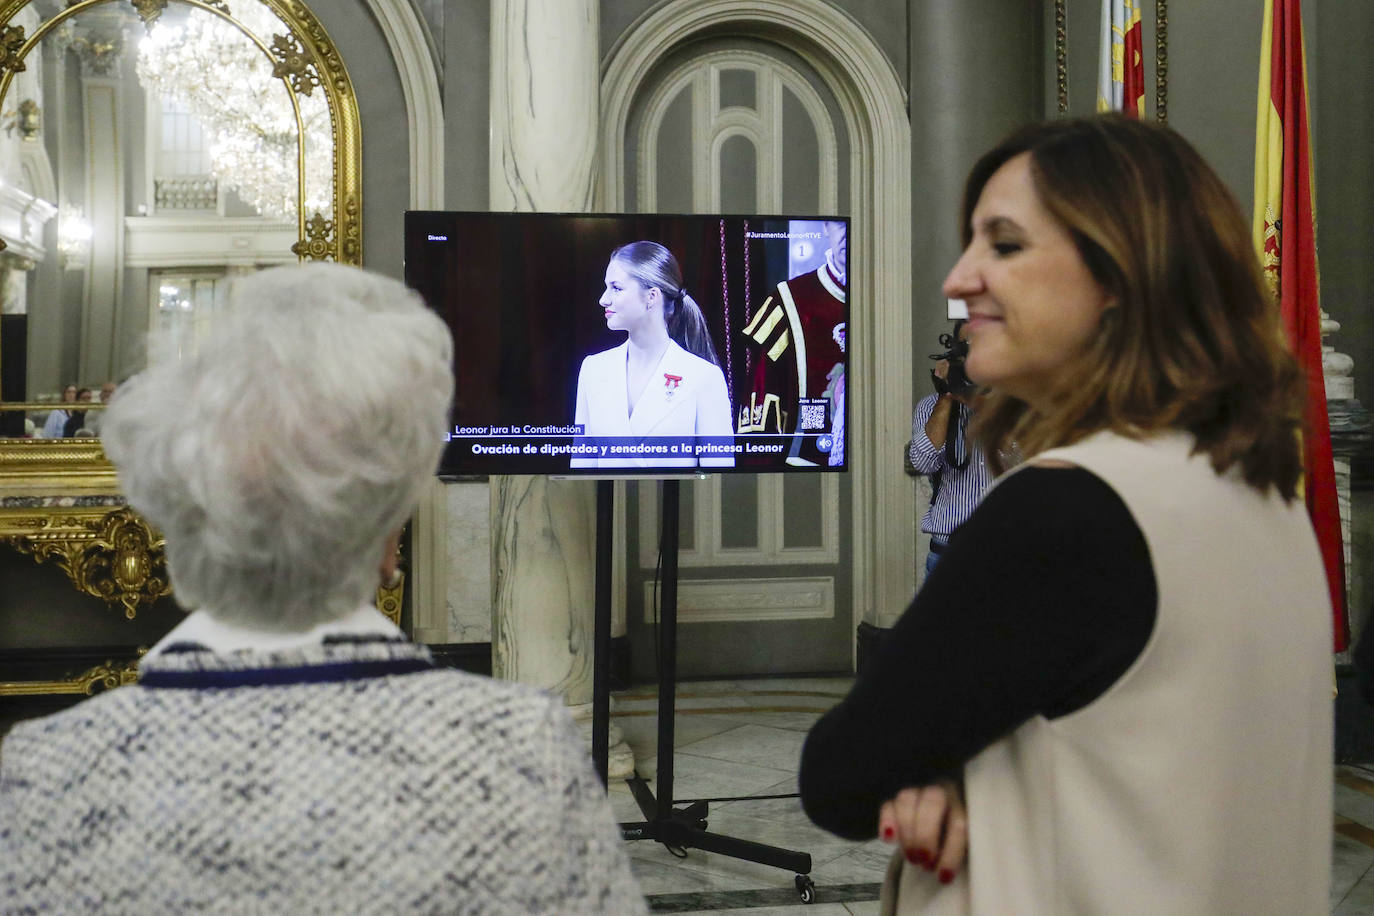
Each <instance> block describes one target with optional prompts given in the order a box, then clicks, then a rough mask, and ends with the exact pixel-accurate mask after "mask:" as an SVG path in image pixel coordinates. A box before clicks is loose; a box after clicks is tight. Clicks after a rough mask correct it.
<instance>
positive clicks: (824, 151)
mask: <svg viewBox="0 0 1374 916" xmlns="http://www.w3.org/2000/svg"><path fill="white" fill-rule="evenodd" d="M725 70H745V71H748V72H750V73H753V74H754V79H755V81H756V82H755V85H756V87H757V89H756V99H755V107H754V108H741V107H738V106H722V104H721V98H720V96H721V91H720V80H721V73H722V71H725ZM689 87H691V90H692V92H693V96H692V99H693V106H694V110H693V113H692V132H693V135H694V136H693V139H692V148H693V149H699V148H701V147H702V146H707V145H709V146H710V148H711V155H709V156H705V157H701V156H695V157H693V160H692V168H693V169H694V174H693V176H692V188H693V193H694V195H695V196H696V201H695V203H696V205H697V207H698V208H699V209H702V210H703V211H713V210H719V209H720V182H719V181H718V180H717V175H716V173H717V171H718V170H719V169H720V148H721V146H722V144H724V143H725V141H726V140H728V139H730V138H731V137H739V136H742V137H745V138H746V139H748V140H749V142H750V143H751V144H752V145H753V147H754V149H755V150H756V151H757V153H758V156H759V158H760V159H761V160H764V161H769V162H771V163H772V167H771V168H769V169H766V170H765V174H769V175H771V176H772V181H771V182H769V183H764V184H761V185H760V186H759V188H758V200H757V202H756V204H755V205H756V207H757V208H758V210H757V212H759V213H780V212H782V176H783V169H782V144H781V138H782V108H783V101H782V93H783V90H784V89H786V90H788V91H790V92H791V93H792V95H793V97H794V98H795V99H796V100H797V101H798V103H799V104H801V106H802V108H803V109H804V110H805V111H806V114H807V116H808V118H809V119H810V123H811V126H812V128H814V129H815V131H816V142H817V146H818V152H819V156H820V176H821V186H820V188H819V189H818V199H819V200H820V208H821V210H822V211H823V212H825V213H833V212H835V207H836V199H837V189H836V187H835V184H836V183H835V175H836V174H837V173H838V171H839V165H838V162H837V159H838V152H837V151H838V147H839V142H838V140H837V139H836V137H835V131H834V126H833V125H832V124H831V121H830V117H829V115H828V114H827V113H826V110H825V103H824V102H823V101H821V97H820V94H819V93H817V92H816V89H815V87H813V86H812V85H811V83H809V82H808V81H807V79H806V77H804V76H802V75H801V74H800V73H798V72H797V71H796V69H794V68H793V67H789V66H788V65H787V64H785V63H784V62H783V61H781V60H778V59H777V58H771V57H767V56H765V55H763V54H759V53H758V52H756V51H746V50H742V49H735V50H729V51H716V52H713V53H711V54H706V55H703V56H701V57H695V58H692V59H691V60H689V61H686V62H685V63H683V64H680V65H679V66H678V67H677V68H675V69H674V70H673V71H671V72H670V73H669V74H668V75H667V76H666V77H664V78H663V79H662V81H661V82H660V83H659V85H658V86H657V87H656V88H655V89H654V90H653V91H652V94H651V95H650V96H649V97H648V99H647V101H646V102H645V104H644V106H643V110H644V117H643V118H641V119H640V121H641V123H640V128H639V150H640V153H639V163H640V165H639V199H640V200H641V201H642V202H643V204H644V206H645V208H646V209H648V210H651V211H652V210H655V209H657V198H658V188H657V185H656V183H655V181H654V180H653V177H654V163H656V162H657V161H658V132H659V128H661V127H662V125H663V120H664V118H665V117H666V116H667V113H668V110H669V108H670V107H671V106H672V105H673V104H674V103H675V102H676V101H677V99H678V95H679V94H680V93H681V92H683V91H684V90H687V89H688V88H689ZM703 138H705V139H706V140H707V141H708V142H706V143H703V142H702V140H703Z"/></svg>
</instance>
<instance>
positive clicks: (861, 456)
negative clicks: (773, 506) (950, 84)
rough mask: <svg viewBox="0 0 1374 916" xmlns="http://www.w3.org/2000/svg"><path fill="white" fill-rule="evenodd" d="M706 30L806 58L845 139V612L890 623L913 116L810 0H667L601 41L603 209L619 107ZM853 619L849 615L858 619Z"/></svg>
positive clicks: (615, 157)
mask: <svg viewBox="0 0 1374 916" xmlns="http://www.w3.org/2000/svg"><path fill="white" fill-rule="evenodd" d="M714 29H728V31H729V33H730V34H731V35H748V36H750V37H756V38H759V39H761V40H764V41H768V42H771V43H773V44H777V45H780V46H782V47H786V48H788V49H790V50H791V51H793V52H794V53H796V54H798V55H799V56H801V57H802V58H803V59H804V60H806V61H807V63H808V64H809V65H810V66H812V67H813V68H815V70H816V71H817V73H819V74H820V76H821V79H822V80H824V82H825V83H826V85H827V86H828V87H829V89H830V91H831V92H832V93H833V94H834V96H835V98H836V99H837V101H838V103H839V106H840V110H841V114H842V116H843V117H844V119H845V124H846V127H847V129H848V132H849V136H850V138H851V141H850V163H849V168H850V175H851V180H850V189H851V190H850V193H851V211H852V212H851V216H852V218H853V222H852V224H851V229H850V232H851V236H850V237H851V239H854V240H856V241H855V246H856V247H855V254H856V257H855V258H854V261H853V263H852V270H851V274H850V276H851V280H850V283H851V288H852V289H853V291H854V301H855V303H856V305H857V309H856V311H855V313H854V316H853V319H852V324H853V327H851V328H850V340H851V348H852V350H851V352H853V353H854V354H855V355H856V358H855V360H854V366H855V369H856V370H857V373H858V377H859V380H860V381H861V383H862V384H861V385H855V390H854V394H855V398H854V404H853V405H852V408H851V409H852V411H853V420H852V422H853V430H854V445H853V466H854V471H853V536H854V564H853V565H854V574H853V581H854V593H853V607H854V614H855V617H856V618H858V619H863V620H866V621H867V622H869V623H872V624H874V625H877V626H889V625H891V623H892V622H894V621H895V620H896V618H897V617H898V616H899V615H900V613H901V611H902V609H903V608H905V607H906V604H907V602H908V601H909V600H910V598H911V593H912V592H913V590H914V589H915V587H916V543H915V537H914V535H913V525H914V523H915V518H916V501H915V488H913V487H912V486H911V484H910V482H909V481H908V480H906V479H905V477H904V474H903V471H902V464H901V460H900V459H901V449H902V447H903V445H904V444H905V443H906V441H907V438H908V430H907V427H908V423H909V407H910V405H909V404H908V403H907V401H908V400H909V395H910V391H911V352H910V341H911V318H910V301H911V265H910V261H911V171H910V170H911V125H910V121H909V120H908V117H907V108H906V95H905V93H904V91H903V90H902V84H901V80H900V79H899V77H898V75H897V73H896V71H895V70H894V69H893V67H892V64H891V62H890V61H889V60H888V59H887V57H886V56H885V55H884V54H883V53H882V51H881V50H880V49H879V47H878V46H877V44H876V43H875V42H874V41H873V39H872V37H871V36H870V35H869V34H868V33H867V32H866V31H865V30H864V29H863V28H862V27H861V26H860V25H859V24H858V23H857V22H855V21H854V20H853V19H852V18H851V17H850V16H849V15H848V14H847V13H845V12H844V11H843V10H840V9H838V8H836V7H834V6H832V5H830V4H828V3H825V2H822V0H679V2H675V3H671V4H665V5H661V6H659V7H656V8H655V9H653V10H651V11H650V12H648V13H647V14H645V15H644V16H642V17H641V18H640V19H639V20H638V21H636V22H635V23H634V25H632V26H631V27H630V28H629V29H627V30H626V32H625V34H624V35H623V36H622V37H621V39H620V40H619V41H618V42H617V43H616V45H615V46H614V47H613V48H612V49H611V51H610V54H609V56H608V58H607V60H606V61H605V64H604V66H603V71H602V80H601V111H602V144H601V149H602V156H603V160H602V176H603V182H602V186H601V192H602V194H601V196H602V205H603V206H604V207H605V208H606V209H609V210H620V209H624V207H625V157H624V150H625V144H626V139H627V137H628V130H629V120H630V113H631V110H632V108H633V105H634V102H635V99H636V95H637V93H638V92H639V91H640V87H641V86H643V85H644V83H645V81H646V79H647V78H648V77H649V76H650V74H651V71H652V68H653V67H654V66H655V65H656V64H657V63H658V62H659V61H661V60H663V58H664V56H665V55H666V54H668V53H670V52H671V51H672V50H673V49H674V48H677V47H679V46H681V45H682V44H683V43H684V42H687V41H690V40H692V39H694V38H699V37H701V36H702V35H703V34H705V33H708V32H710V31H711V30H714ZM856 622H857V620H856Z"/></svg>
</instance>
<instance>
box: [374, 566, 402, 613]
mask: <svg viewBox="0 0 1374 916" xmlns="http://www.w3.org/2000/svg"><path fill="white" fill-rule="evenodd" d="M405 593H406V574H405V573H404V572H402V571H401V570H399V569H398V570H396V578H395V579H393V580H392V581H391V582H389V583H388V582H383V583H382V584H381V585H379V586H377V610H379V611H381V612H382V613H383V614H385V615H386V616H387V619H389V620H390V621H391V622H392V623H394V624H396V626H398V627H399V626H400V625H401V604H402V602H403V601H404V599H405Z"/></svg>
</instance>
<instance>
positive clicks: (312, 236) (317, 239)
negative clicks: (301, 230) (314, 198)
mask: <svg viewBox="0 0 1374 916" xmlns="http://www.w3.org/2000/svg"><path fill="white" fill-rule="evenodd" d="M291 250H292V251H294V252H295V253H296V254H297V255H299V256H300V257H302V258H305V259H307V260H310V261H327V260H329V259H330V254H331V252H332V251H333V250H334V221H333V220H332V219H325V218H324V214H322V213H318V212H317V213H316V214H315V215H314V216H312V217H310V219H308V220H306V221H305V238H303V239H301V240H300V241H299V242H297V243H296V244H294V245H292V246H291Z"/></svg>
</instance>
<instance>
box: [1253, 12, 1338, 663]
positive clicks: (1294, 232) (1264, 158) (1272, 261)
mask: <svg viewBox="0 0 1374 916" xmlns="http://www.w3.org/2000/svg"><path fill="white" fill-rule="evenodd" d="M1298 7H1299V0H1264V32H1263V37H1262V38H1261V45H1260V73H1259V106H1258V112H1257V116H1256V121H1255V220H1254V236H1255V249H1256V251H1257V252H1258V253H1259V256H1260V260H1261V262H1262V263H1263V265H1264V275H1265V278H1266V279H1267V280H1268V281H1269V287H1270V289H1271V290H1272V291H1273V293H1274V296H1275V298H1276V300H1277V301H1278V304H1279V313H1280V315H1281V316H1282V318H1283V328H1284V331H1285V332H1286V333H1287V335H1288V339H1289V341H1290V342H1291V344H1292V347H1293V352H1294V354H1295V355H1296V356H1297V357H1298V362H1299V363H1300V364H1301V365H1302V369H1303V372H1304V374H1305V375H1306V376H1307V405H1306V406H1307V409H1306V423H1305V425H1304V429H1303V472H1304V491H1305V496H1306V499H1307V512H1308V515H1309V516H1311V518H1312V527H1313V528H1314V529H1315V530H1316V533H1317V543H1318V545H1319V546H1320V547H1321V554H1322V562H1323V563H1324V564H1325V566H1326V580H1327V586H1328V588H1329V590H1330V593H1331V612H1332V614H1333V620H1334V624H1335V633H1336V651H1337V652H1339V651H1341V650H1342V649H1344V648H1345V647H1346V644H1347V642H1348V640H1349V635H1350V634H1349V629H1348V625H1347V621H1346V615H1345V564H1344V559H1343V556H1342V551H1341V518H1340V509H1339V507H1338V505H1337V502H1336V473H1335V468H1334V466H1333V464H1332V459H1331V427H1330V425H1329V422H1328V418H1327V414H1326V385H1325V382H1324V380H1323V377H1322V342H1321V308H1320V305H1319V300H1318V293H1317V247H1316V215H1315V212H1314V209H1313V206H1312V174H1313V173H1312V156H1311V152H1310V150H1309V148H1308V142H1307V86H1306V80H1307V74H1306V64H1305V62H1304V60H1303V45H1302V15H1301V13H1300V11H1299V8H1298Z"/></svg>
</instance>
